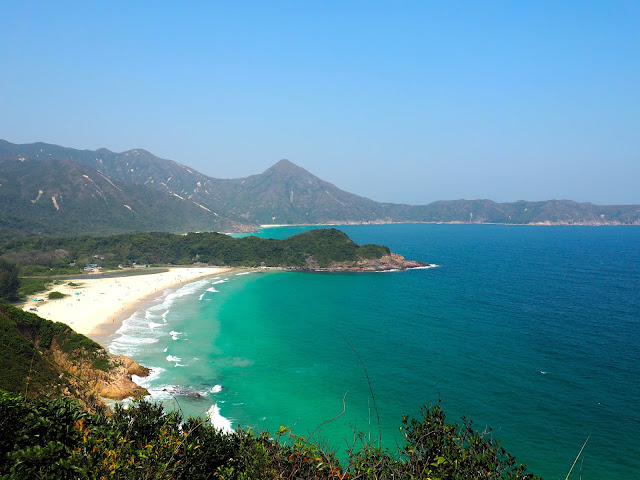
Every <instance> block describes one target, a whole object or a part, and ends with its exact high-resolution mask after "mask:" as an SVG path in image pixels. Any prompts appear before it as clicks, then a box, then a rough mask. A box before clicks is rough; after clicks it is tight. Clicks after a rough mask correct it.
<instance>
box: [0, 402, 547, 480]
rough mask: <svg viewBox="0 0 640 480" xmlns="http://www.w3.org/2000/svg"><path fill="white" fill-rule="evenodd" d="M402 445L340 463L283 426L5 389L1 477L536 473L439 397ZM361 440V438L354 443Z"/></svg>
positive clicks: (0, 408) (408, 427) (358, 452)
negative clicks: (107, 408)
mask: <svg viewBox="0 0 640 480" xmlns="http://www.w3.org/2000/svg"><path fill="white" fill-rule="evenodd" d="M402 430H403V432H404V433H405V438H406V444H405V445H403V446H402V447H401V448H400V449H399V451H398V452H396V453H391V452H390V451H388V450H383V449H380V448H378V447H376V446H374V445H371V444H366V443H364V441H363V438H364V436H360V437H359V441H360V442H363V443H362V445H359V447H361V448H357V449H356V448H354V449H352V450H351V451H350V452H349V455H348V458H347V459H346V460H345V461H344V462H343V463H341V462H340V461H339V460H338V459H337V457H336V456H335V454H334V453H332V452H331V451H327V449H325V448H321V447H319V446H318V445H317V444H315V443H311V442H309V441H307V440H306V439H305V438H303V437H298V436H294V435H292V434H291V433H290V432H289V431H288V429H286V428H284V427H281V428H280V430H279V431H278V432H276V433H275V434H274V435H270V434H269V433H268V432H261V433H258V434H254V433H252V432H251V431H250V430H249V431H247V430H242V429H239V430H238V431H236V432H234V433H231V434H224V433H222V432H220V431H218V430H216V429H214V428H213V427H212V426H211V424H210V423H209V422H207V421H206V420H202V419H197V418H189V419H187V420H186V421H183V418H182V417H181V415H180V414H179V413H178V412H175V411H174V412H170V413H165V412H164V411H163V409H162V406H161V405H158V404H153V403H149V402H147V401H144V400H140V401H138V402H135V403H134V404H133V405H132V406H131V407H130V408H128V409H125V408H122V407H121V406H116V408H115V412H114V414H113V415H112V416H106V415H103V414H97V415H90V414H88V413H86V412H84V411H82V409H81V408H80V407H79V406H78V404H76V403H74V402H72V401H69V400H57V401H44V400H38V399H27V400H25V399H24V398H23V397H21V396H19V395H15V394H9V393H7V392H1V391H0V431H2V432H3V435H2V436H0V476H2V477H0V478H2V479H5V478H6V479H9V478H11V479H31V478H40V479H57V478H115V479H143V478H145V479H146V478H155V479H205V478H224V479H238V480H239V479H260V478H278V479H284V478H297V479H381V480H382V479H400V478H407V479H429V478H430V479H433V480H436V479H440V480H445V479H451V480H463V479H464V480H466V479H474V478H477V479H480V478H482V479H513V480H515V479H518V480H534V479H538V478H539V477H536V476H535V475H532V474H528V473H526V467H524V466H522V465H519V464H517V462H516V461H515V459H514V458H513V457H511V456H510V455H508V454H507V453H506V452H504V450H503V449H502V448H501V447H500V446H499V444H498V443H497V442H495V441H494V440H493V439H492V438H491V435H487V434H484V433H479V432H477V431H475V430H473V429H472V427H471V424H470V422H466V421H465V422H464V424H463V425H462V426H460V425H456V424H448V423H446V422H445V416H444V413H443V411H442V409H441V407H440V405H432V406H430V407H425V408H424V409H423V411H422V417H421V418H419V419H412V420H410V421H409V420H408V419H406V418H405V419H404V421H403V426H402ZM354 446H355V445H354Z"/></svg>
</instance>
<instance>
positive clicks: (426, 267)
mask: <svg viewBox="0 0 640 480" xmlns="http://www.w3.org/2000/svg"><path fill="white" fill-rule="evenodd" d="M439 266H440V265H436V264H435V263H432V264H430V265H425V266H424V267H412V268H410V269H409V270H426V269H428V268H438V267H439Z"/></svg>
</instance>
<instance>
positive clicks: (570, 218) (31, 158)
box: [0, 140, 640, 238]
mask: <svg viewBox="0 0 640 480" xmlns="http://www.w3.org/2000/svg"><path fill="white" fill-rule="evenodd" d="M2 160H4V161H2ZM20 164H23V165H22V168H21V166H20ZM24 164H26V165H28V167H26V165H24ZM49 176H51V177H52V178H53V177H55V179H56V180H55V183H56V184H57V185H59V186H60V189H57V190H56V189H55V188H53V186H51V187H47V188H43V185H45V183H46V182H45V180H46V179H47V178H48V177H49ZM87 177H89V178H90V179H91V181H90V180H89V179H88V178H87ZM107 183H110V184H111V185H107ZM16 185H19V186H20V188H19V190H16ZM96 187H99V189H100V190H98V189H97V188H96ZM40 190H42V191H43V193H42V194H40V193H39V192H40ZM60 190H64V192H65V196H63V197H62V199H63V201H64V202H65V205H64V207H65V209H66V213H64V212H63V209H62V208H60V210H55V207H54V205H53V202H52V197H56V199H57V200H56V201H60V194H59V191H60ZM56 192H58V193H56ZM101 192H102V194H104V197H106V199H105V198H103V197H102V194H101ZM38 195H40V197H39V199H38V200H35V199H36V198H38ZM0 200H2V203H0V226H2V227H3V229H5V232H7V231H8V230H13V231H15V232H18V233H19V232H23V233H24V232H27V233H29V234H36V233H38V234H47V235H51V234H61V233H62V232H65V231H66V232H73V233H90V232H96V233H99V234H104V233H114V232H139V231H152V230H164V231H167V230H168V231H174V232H186V231H211V230H216V231H221V230H222V231H247V230H249V229H251V228H255V227H257V225H259V224H346V223H388V222H436V223H439V222H442V223H452V222H453V223H503V224H562V225H576V224H579V225H639V224H640V205H613V206H611V205H610V206H600V205H593V204H591V203H577V202H573V201H570V200H547V201H539V202H528V201H518V202H511V203H496V202H493V201H491V200H451V201H438V202H433V203H430V204H428V205H403V204H394V203H379V202H376V201H373V200H370V199H368V198H365V197H361V196H358V195H354V194H352V193H349V192H346V191H344V190H341V189H339V188H337V187H336V186H335V185H333V184H331V183H329V182H326V181H324V180H322V179H320V178H318V177H316V176H315V175H313V174H311V173H310V172H308V171H306V170H305V169H303V168H301V167H299V166H297V165H295V164H293V163H291V162H289V161H288V160H281V161H279V162H278V163H276V164H275V165H273V166H272V167H270V168H268V169H267V170H266V171H264V172H262V173H260V174H257V175H252V176H249V177H246V178H237V179H218V178H213V177H209V176H207V175H204V174H202V173H200V172H198V171H196V170H194V169H192V168H189V167H187V166H184V165H181V164H179V163H177V162H175V161H172V160H166V159H162V158H159V157H156V156H154V155H153V154H151V153H149V152H147V151H146V150H142V149H134V150H129V151H126V152H122V153H115V152H111V151H110V150H107V149H104V148H102V149H99V150H96V151H91V150H77V149H73V148H66V147H61V146H58V145H51V144H46V143H33V144H25V145H16V144H13V143H10V142H7V141H5V140H0ZM85 200H86V201H87V203H86V205H85V204H84V203H83V202H84V201H85ZM74 202H79V203H78V205H79V208H77V209H75V210H74V209H73V208H70V207H72V206H73V204H74ZM42 205H45V207H43V206H42ZM124 205H128V206H129V207H130V208H131V210H129V212H125V211H123V210H124V209H127V207H124ZM58 206H60V203H58ZM43 208H45V209H46V210H47V212H48V213H51V212H52V211H53V210H52V209H54V210H55V211H56V212H57V215H55V216H53V215H50V214H49V215H48V216H47V214H45V213H43V212H42V211H41V209H43ZM127 210H128V209H127ZM60 212H63V213H60ZM133 212H135V213H133ZM5 235H6V233H5ZM5 238H6V236H5Z"/></svg>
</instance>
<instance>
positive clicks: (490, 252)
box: [107, 224, 640, 480]
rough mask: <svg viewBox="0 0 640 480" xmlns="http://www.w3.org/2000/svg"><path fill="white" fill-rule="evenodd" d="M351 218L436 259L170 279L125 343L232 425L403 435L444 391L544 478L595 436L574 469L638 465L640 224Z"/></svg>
mask: <svg viewBox="0 0 640 480" xmlns="http://www.w3.org/2000/svg"><path fill="white" fill-rule="evenodd" d="M309 228H311V227H280V228H268V229H264V230H262V231H261V232H260V233H259V235H260V236H269V237H276V238H284V237H287V236H290V235H294V234H296V233H300V232H302V231H305V230H308V229H309ZM339 228H340V229H341V230H343V231H344V232H345V233H347V234H348V235H349V236H350V237H351V238H352V239H353V240H354V241H355V242H358V243H361V244H362V243H379V244H384V245H387V246H389V247H390V248H391V249H392V251H394V252H396V253H400V254H401V255H404V256H405V257H406V258H408V259H412V260H422V261H425V262H429V263H432V264H435V265H437V266H436V267H434V268H430V269H419V270H410V271H405V272H386V273H341V274H336V273H297V272H278V271H262V272H255V271H246V272H234V273H230V274H226V275H224V274H223V275H220V276H219V277H213V278H208V279H204V280H200V281H197V282H194V283H192V284H189V285H186V286H182V287H180V288H177V289H173V290H169V291H166V292H165V294H164V295H163V297H162V298H160V299H158V300H157V301H155V302H154V303H153V304H151V305H149V306H148V308H145V309H143V310H140V311H138V312H137V313H136V314H134V315H133V316H132V317H131V318H129V319H128V320H126V321H125V322H124V323H123V326H122V328H121V329H120V330H119V331H118V332H117V333H116V334H115V335H113V336H112V337H111V338H110V339H109V340H108V342H107V345H108V347H109V349H110V350H111V351H112V352H113V353H124V354H127V355H130V356H132V357H133V358H134V359H136V360H137V361H139V362H140V363H142V364H143V365H146V366H149V367H152V368H153V372H152V375H151V376H150V377H149V378H147V379H141V383H142V384H143V385H144V386H146V387H147V388H148V389H149V390H150V392H151V394H152V398H154V399H158V400H162V401H163V402H165V405H166V406H167V408H179V409H181V410H182V411H183V412H184V413H185V414H186V415H203V416H204V415H206V414H207V412H208V413H209V414H210V415H211V417H212V421H213V422H214V423H215V424H216V425H217V426H219V427H220V428H227V429H228V428H237V426H238V425H241V426H242V427H244V428H247V427H251V428H256V429H263V428H264V429H268V430H270V431H276V430H277V429H278V428H279V427H280V426H281V425H282V426H287V427H289V428H291V429H292V430H293V432H294V433H296V434H299V435H306V436H308V435H310V434H313V438H315V439H321V440H322V441H323V442H325V443H328V444H329V445H331V446H332V447H334V448H336V449H338V450H340V451H341V452H344V451H345V448H346V446H347V445H349V444H351V443H352V442H353V440H354V435H355V432H363V433H364V435H365V437H366V438H369V439H371V441H378V439H379V438H381V442H382V446H383V447H386V448H389V449H391V450H394V449H395V448H396V445H398V444H399V443H400V442H401V437H400V432H399V429H398V427H399V426H400V425H401V419H402V415H409V416H416V417H417V416H419V414H420V408H421V406H422V405H428V404H429V403H436V402H438V401H441V402H442V403H441V404H442V407H443V409H444V411H445V412H446V413H447V416H448V418H449V419H450V420H452V421H459V420H460V418H461V416H462V415H465V416H467V417H469V418H471V419H472V420H473V422H474V425H475V427H476V428H477V429H478V430H484V429H485V428H486V427H490V428H491V429H492V431H493V435H494V437H495V438H496V439H498V440H500V441H501V442H502V446H503V447H504V448H505V449H506V450H507V451H508V452H509V453H511V454H513V455H515V456H516V458H517V460H518V461H519V462H521V463H526V464H527V465H528V466H529V470H530V471H531V472H533V473H536V474H538V475H542V476H543V477H544V478H545V479H557V478H562V479H564V478H565V477H566V475H567V473H568V472H569V469H570V467H571V465H572V463H573V461H574V459H575V457H576V455H577V454H578V452H579V451H580V448H581V447H582V445H583V443H584V442H585V440H586V439H587V438H588V437H589V436H590V437H589V441H588V443H587V445H586V446H585V449H584V451H583V453H582V456H581V457H580V459H579V461H578V463H577V464H576V467H575V468H574V471H573V473H572V476H571V478H582V479H583V480H590V479H594V480H595V479H598V480H606V479H621V478H638V471H639V470H640V459H639V458H638V445H640V374H639V373H638V367H639V366H640V228H637V227H577V226H576V227H560V226H558V227H555V226H553V227H533V226H501V225H409V224H407V225H358V226H340V227H339ZM343 411H344V413H342V414H341V412H343ZM340 414H341V415H340ZM336 416H337V418H335V419H334V420H332V421H330V422H328V423H323V422H325V421H327V420H329V419H333V418H334V417H336ZM378 418H379V422H378Z"/></svg>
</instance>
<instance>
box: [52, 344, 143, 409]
mask: <svg viewBox="0 0 640 480" xmlns="http://www.w3.org/2000/svg"><path fill="white" fill-rule="evenodd" d="M50 353H51V356H52V359H53V361H54V362H55V363H56V364H57V365H58V366H59V368H60V369H61V370H62V371H64V372H67V374H68V375H69V376H70V377H71V378H73V379H74V382H73V383H74V386H75V389H76V392H73V393H74V394H73V396H74V397H75V398H78V399H80V402H81V403H82V404H85V406H86V407H87V408H89V409H91V407H96V406H101V405H103V404H104V403H103V402H102V401H101V400H100V398H109V399H111V400H123V399H125V398H127V397H131V396H137V395H147V394H148V392H147V390H146V389H145V388H142V387H140V386H139V385H137V384H136V383H134V382H133V380H132V379H131V376H132V375H138V376H141V377H144V376H147V375H149V372H150V370H149V369H148V368H146V367H143V366H141V365H140V364H138V363H137V362H136V361H135V360H133V359H131V358H129V357H127V356H125V355H111V354H110V353H108V352H106V351H104V358H105V359H106V364H107V365H108V370H107V371H105V370H103V369H99V368H96V367H95V365H93V364H92V363H91V362H90V361H88V360H86V359H83V358H78V357H75V358H71V357H70V356H69V355H68V354H67V353H65V352H63V351H62V350H61V349H60V348H57V346H56V345H52V348H51V352H50Z"/></svg>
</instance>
